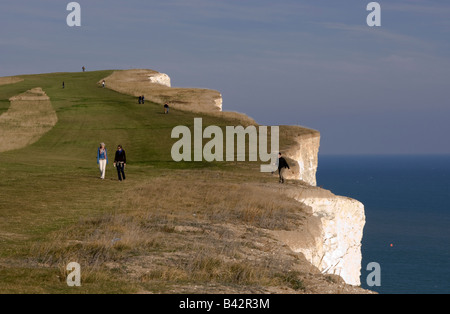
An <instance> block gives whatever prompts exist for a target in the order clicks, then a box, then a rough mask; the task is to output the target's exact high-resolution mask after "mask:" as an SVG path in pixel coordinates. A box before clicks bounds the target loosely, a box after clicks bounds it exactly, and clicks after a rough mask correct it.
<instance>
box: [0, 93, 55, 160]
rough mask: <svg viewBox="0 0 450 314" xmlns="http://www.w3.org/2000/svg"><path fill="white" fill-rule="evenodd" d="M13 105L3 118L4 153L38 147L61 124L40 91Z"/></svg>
mask: <svg viewBox="0 0 450 314" xmlns="http://www.w3.org/2000/svg"><path fill="white" fill-rule="evenodd" d="M9 101H10V102H11V106H10V108H9V110H8V111H7V112H5V113H4V114H2V115H1V116H0V152H5V151H10V150H14V149H20V148H23V147H26V146H28V145H30V144H33V143H35V142H36V141H38V140H39V139H40V138H41V137H42V136H43V135H44V134H45V133H47V132H48V131H50V130H51V129H52V128H53V126H55V124H56V122H57V121H58V117H57V115H56V112H55V110H54V109H53V106H52V104H51V102H50V98H49V97H48V96H47V95H46V94H45V92H44V91H43V90H42V89H41V88H40V87H37V88H33V89H31V90H29V91H27V92H25V93H23V94H20V95H17V96H14V97H11V98H10V99H9Z"/></svg>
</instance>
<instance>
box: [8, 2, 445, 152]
mask: <svg viewBox="0 0 450 314" xmlns="http://www.w3.org/2000/svg"><path fill="white" fill-rule="evenodd" d="M69 2H70V1H62V0H40V1H34V0H15V1H2V2H0V56H1V57H0V76H12V75H19V74H37V73H50V72H76V71H81V67H82V66H85V67H86V69H87V70H88V71H94V70H105V69H129V68H146V69H153V70H156V71H159V72H162V73H166V74H168V75H169V76H170V77H171V81H172V86H176V87H199V88H210V89H215V90H218V91H220V92H221V93H222V96H223V109H224V110H225V111H238V112H243V113H246V114H247V115H249V116H250V117H252V118H254V119H255V120H256V121H257V122H258V123H260V124H262V125H268V126H275V125H301V126H305V127H309V128H312V129H316V130H318V131H320V132H321V147H320V154H323V155H330V154H450V145H449V140H448V136H449V135H450V123H449V118H450V102H449V99H450V19H449V16H450V2H448V1H442V0H426V1H425V0H389V1H386V0H385V1H377V2H378V3H379V4H380V6H381V26H380V27H369V26H368V25H367V22H366V19H367V16H368V14H370V11H367V5H368V4H369V2H370V1H369V0H366V1H361V0H342V1H336V0H316V1H312V0H277V1H268V0H165V1H154V0H146V1H144V0H127V1H124V0H108V1H106V0H79V1H77V2H78V3H79V4H80V7H81V26H80V27H69V26H68V25H67V23H66V18H67V15H68V14H69V13H70V12H69V11H67V10H66V7H67V4H68V3H69Z"/></svg>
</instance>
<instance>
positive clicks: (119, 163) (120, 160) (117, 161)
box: [114, 145, 127, 181]
mask: <svg viewBox="0 0 450 314" xmlns="http://www.w3.org/2000/svg"><path fill="white" fill-rule="evenodd" d="M126 165H127V156H126V154H125V151H124V150H123V148H122V145H118V146H117V151H116V156H115V157H114V167H116V169H117V176H118V177H119V181H122V180H125V166H126Z"/></svg>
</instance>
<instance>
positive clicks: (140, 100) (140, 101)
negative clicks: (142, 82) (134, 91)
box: [139, 96, 142, 104]
mask: <svg viewBox="0 0 450 314" xmlns="http://www.w3.org/2000/svg"><path fill="white" fill-rule="evenodd" d="M139 104H142V96H139Z"/></svg>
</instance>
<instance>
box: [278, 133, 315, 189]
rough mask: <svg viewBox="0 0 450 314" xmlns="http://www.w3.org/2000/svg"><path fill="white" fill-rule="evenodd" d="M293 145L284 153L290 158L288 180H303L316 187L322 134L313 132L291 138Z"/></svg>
mask: <svg viewBox="0 0 450 314" xmlns="http://www.w3.org/2000/svg"><path fill="white" fill-rule="evenodd" d="M289 128H298V127H289ZM291 138H292V141H293V142H294V143H293V144H291V145H290V146H289V147H288V148H287V149H286V150H285V152H284V154H285V155H286V157H288V158H289V159H290V160H289V165H290V167H291V169H292V172H291V173H287V176H286V178H287V179H294V180H301V181H304V182H306V183H307V184H309V185H312V186H316V184H317V182H316V172H317V166H318V163H319V160H318V156H319V146H320V133H319V132H317V131H314V130H311V132H310V133H307V134H299V135H295V136H291Z"/></svg>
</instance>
